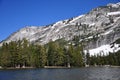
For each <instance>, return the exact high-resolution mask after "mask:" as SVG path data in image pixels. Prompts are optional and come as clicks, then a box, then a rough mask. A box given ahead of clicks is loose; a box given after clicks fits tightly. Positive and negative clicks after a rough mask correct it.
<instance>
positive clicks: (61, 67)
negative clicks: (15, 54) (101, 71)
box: [0, 66, 120, 70]
mask: <svg viewBox="0 0 120 80" xmlns="http://www.w3.org/2000/svg"><path fill="white" fill-rule="evenodd" d="M90 67H95V68H96V67H106V68H120V66H89V67H66V66H44V67H41V68H42V69H72V68H90ZM12 69H13V70H16V69H18V70H19V69H21V70H22V69H37V68H36V67H24V68H22V67H21V68H14V67H8V68H2V67H1V68H0V70H12Z"/></svg>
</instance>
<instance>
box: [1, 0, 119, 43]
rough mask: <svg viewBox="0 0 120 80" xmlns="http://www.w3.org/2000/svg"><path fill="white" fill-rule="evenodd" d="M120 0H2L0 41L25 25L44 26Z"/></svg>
mask: <svg viewBox="0 0 120 80" xmlns="http://www.w3.org/2000/svg"><path fill="white" fill-rule="evenodd" d="M117 2H120V0H0V41H2V40H4V39H6V38H7V37H8V36H9V35H10V34H11V33H13V32H16V31H17V30H19V29H21V28H23V27H25V26H43V25H48V24H51V23H54V22H57V21H59V20H64V19H68V18H72V17H75V16H79V15H81V14H85V13H87V12H89V11H90V10H91V9H93V8H96V7H98V6H104V5H106V4H108V3H117Z"/></svg>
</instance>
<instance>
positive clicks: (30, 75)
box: [0, 67, 120, 80]
mask: <svg viewBox="0 0 120 80" xmlns="http://www.w3.org/2000/svg"><path fill="white" fill-rule="evenodd" d="M0 80H120V68H105V67H92V68H72V69H22V70H20V69H18V70H0Z"/></svg>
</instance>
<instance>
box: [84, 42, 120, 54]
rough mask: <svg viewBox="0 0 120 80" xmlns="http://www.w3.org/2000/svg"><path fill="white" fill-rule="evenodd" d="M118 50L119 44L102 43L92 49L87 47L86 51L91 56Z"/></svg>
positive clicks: (119, 48)
mask: <svg viewBox="0 0 120 80" xmlns="http://www.w3.org/2000/svg"><path fill="white" fill-rule="evenodd" d="M118 50H120V44H114V45H113V46H112V45H109V44H107V45H102V46H100V47H98V48H94V49H89V50H88V53H90V55H91V56H93V55H100V54H101V55H108V54H109V52H111V53H113V52H117V51H118ZM84 52H85V53H86V52H87V51H86V50H84Z"/></svg>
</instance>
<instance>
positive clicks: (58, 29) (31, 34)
mask: <svg viewBox="0 0 120 80" xmlns="http://www.w3.org/2000/svg"><path fill="white" fill-rule="evenodd" d="M74 36H79V39H80V41H86V47H85V49H86V50H88V51H89V52H90V50H93V49H95V48H96V49H97V48H99V47H101V46H103V45H109V46H110V44H111V43H113V42H115V41H116V40H117V39H119V38H120V2H119V3H116V4H108V5H107V6H101V7H98V8H95V9H93V10H92V11H90V12H89V13H87V14H85V15H80V16H78V17H74V18H71V19H67V20H63V21H59V22H56V23H54V24H52V25H48V26H41V27H36V26H27V27H25V28H22V29H20V30H19V31H17V32H15V33H13V34H12V35H11V36H10V37H8V38H7V39H6V40H4V41H3V42H10V41H16V40H19V39H23V38H26V39H28V41H30V42H32V43H37V44H46V43H48V42H49V41H55V40H57V39H61V38H64V39H65V40H67V41H69V40H72V39H73V37H74ZM3 42H2V43H3ZM2 43H1V44H2ZM107 48H108V47H107ZM106 50H107V49H106ZM101 51H102V49H101ZM108 51H109V50H108ZM92 53H93V52H92ZM94 53H95V52H94Z"/></svg>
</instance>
